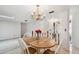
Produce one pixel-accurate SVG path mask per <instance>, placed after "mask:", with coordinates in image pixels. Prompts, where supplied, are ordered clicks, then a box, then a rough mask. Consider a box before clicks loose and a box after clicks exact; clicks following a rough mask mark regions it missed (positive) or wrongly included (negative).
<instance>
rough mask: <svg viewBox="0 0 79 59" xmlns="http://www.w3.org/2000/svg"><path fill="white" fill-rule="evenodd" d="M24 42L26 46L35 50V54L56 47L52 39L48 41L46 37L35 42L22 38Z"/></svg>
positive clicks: (31, 39)
mask: <svg viewBox="0 0 79 59" xmlns="http://www.w3.org/2000/svg"><path fill="white" fill-rule="evenodd" d="M24 41H25V43H26V44H28V45H30V46H32V47H35V48H37V53H38V54H39V53H40V51H39V50H40V49H47V48H52V47H54V46H55V45H56V42H55V40H54V39H49V38H47V37H41V38H40V39H38V40H36V39H35V38H33V37H31V38H24Z"/></svg>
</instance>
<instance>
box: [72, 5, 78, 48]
mask: <svg viewBox="0 0 79 59" xmlns="http://www.w3.org/2000/svg"><path fill="white" fill-rule="evenodd" d="M71 15H72V44H73V46H75V47H77V48H79V6H73V7H71Z"/></svg>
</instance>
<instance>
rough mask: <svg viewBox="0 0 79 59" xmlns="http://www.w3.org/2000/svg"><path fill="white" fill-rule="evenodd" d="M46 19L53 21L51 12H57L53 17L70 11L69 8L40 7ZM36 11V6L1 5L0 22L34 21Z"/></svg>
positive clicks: (60, 6)
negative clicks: (33, 16)
mask: <svg viewBox="0 0 79 59" xmlns="http://www.w3.org/2000/svg"><path fill="white" fill-rule="evenodd" d="M40 8H41V9H42V11H43V13H44V15H45V17H46V18H45V19H51V17H52V16H51V14H49V12H50V11H55V12H54V13H52V15H54V16H55V15H57V14H58V13H61V12H63V11H66V10H67V9H68V6H63V5H58V6H56V5H40ZM34 9H35V5H0V20H4V21H20V22H25V20H32V19H31V14H32V12H33V10H34Z"/></svg>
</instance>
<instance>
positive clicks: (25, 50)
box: [19, 38, 36, 54]
mask: <svg viewBox="0 0 79 59" xmlns="http://www.w3.org/2000/svg"><path fill="white" fill-rule="evenodd" d="M19 43H20V46H21V49H22V52H23V53H24V54H35V53H36V49H35V48H33V47H31V46H29V45H27V44H26V43H25V42H24V40H23V39H22V38H20V39H19Z"/></svg>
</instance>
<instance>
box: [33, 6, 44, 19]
mask: <svg viewBox="0 0 79 59" xmlns="http://www.w3.org/2000/svg"><path fill="white" fill-rule="evenodd" d="M40 9H41V8H40V6H39V5H36V9H34V11H33V12H32V19H35V20H42V19H44V18H45V17H44V15H43V13H42V11H41V10H40Z"/></svg>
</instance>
